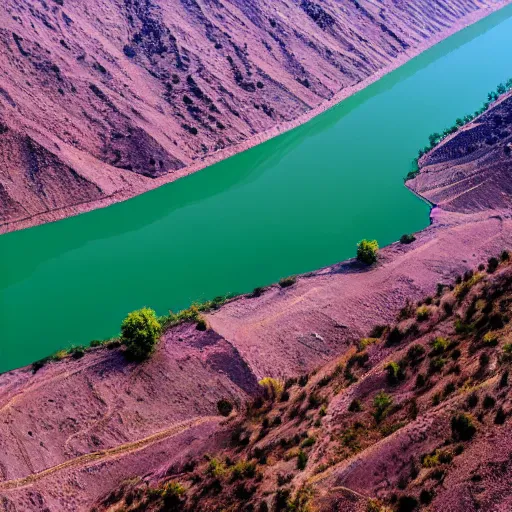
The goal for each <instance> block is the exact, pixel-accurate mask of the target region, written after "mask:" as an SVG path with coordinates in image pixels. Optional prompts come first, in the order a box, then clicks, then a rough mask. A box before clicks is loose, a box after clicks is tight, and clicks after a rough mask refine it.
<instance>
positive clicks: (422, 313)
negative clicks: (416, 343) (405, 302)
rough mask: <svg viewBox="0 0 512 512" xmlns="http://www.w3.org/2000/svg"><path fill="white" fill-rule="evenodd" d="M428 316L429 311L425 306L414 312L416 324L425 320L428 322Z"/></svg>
mask: <svg viewBox="0 0 512 512" xmlns="http://www.w3.org/2000/svg"><path fill="white" fill-rule="evenodd" d="M429 316H430V309H429V308H428V307H427V306H420V307H419V308H418V309H417V310H416V320H418V322H424V321H425V320H428V317H429Z"/></svg>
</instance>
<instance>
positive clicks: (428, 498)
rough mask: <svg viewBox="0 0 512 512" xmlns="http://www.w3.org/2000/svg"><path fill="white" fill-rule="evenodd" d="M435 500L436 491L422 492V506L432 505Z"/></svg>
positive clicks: (424, 490)
mask: <svg viewBox="0 0 512 512" xmlns="http://www.w3.org/2000/svg"><path fill="white" fill-rule="evenodd" d="M433 499H434V491H433V490H428V489H422V490H421V492H420V503H421V504H422V505H430V503H432V500H433Z"/></svg>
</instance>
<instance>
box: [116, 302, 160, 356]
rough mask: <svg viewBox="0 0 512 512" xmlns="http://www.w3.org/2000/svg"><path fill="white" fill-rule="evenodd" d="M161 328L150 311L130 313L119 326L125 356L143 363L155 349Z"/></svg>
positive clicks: (143, 310) (143, 309) (141, 310)
mask: <svg viewBox="0 0 512 512" xmlns="http://www.w3.org/2000/svg"><path fill="white" fill-rule="evenodd" d="M160 332H161V326H160V324H159V322H158V320H157V318H156V314H155V312H154V311H153V310H152V309H149V308H142V309H139V310H138V311H132V312H131V313H129V314H128V316H127V317H126V318H125V319H124V320H123V323H122V324H121V341H122V343H123V344H124V345H125V346H126V352H125V354H126V356H127V357H128V358H129V359H132V360H135V361H144V360H145V359H147V358H148V357H149V356H150V355H151V354H152V352H153V351H154V349H155V345H156V343H157V341H158V336H159V335H160Z"/></svg>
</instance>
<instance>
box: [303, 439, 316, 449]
mask: <svg viewBox="0 0 512 512" xmlns="http://www.w3.org/2000/svg"><path fill="white" fill-rule="evenodd" d="M315 443H316V438H314V437H306V439H304V441H302V444H301V445H300V446H301V448H309V447H310V446H313V445H314V444H315Z"/></svg>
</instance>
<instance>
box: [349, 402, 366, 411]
mask: <svg viewBox="0 0 512 512" xmlns="http://www.w3.org/2000/svg"><path fill="white" fill-rule="evenodd" d="M348 410H349V411H350V412H360V411H362V410H363V407H362V406H361V402H360V401H359V400H356V399H354V400H352V402H350V405H349V406H348Z"/></svg>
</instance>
